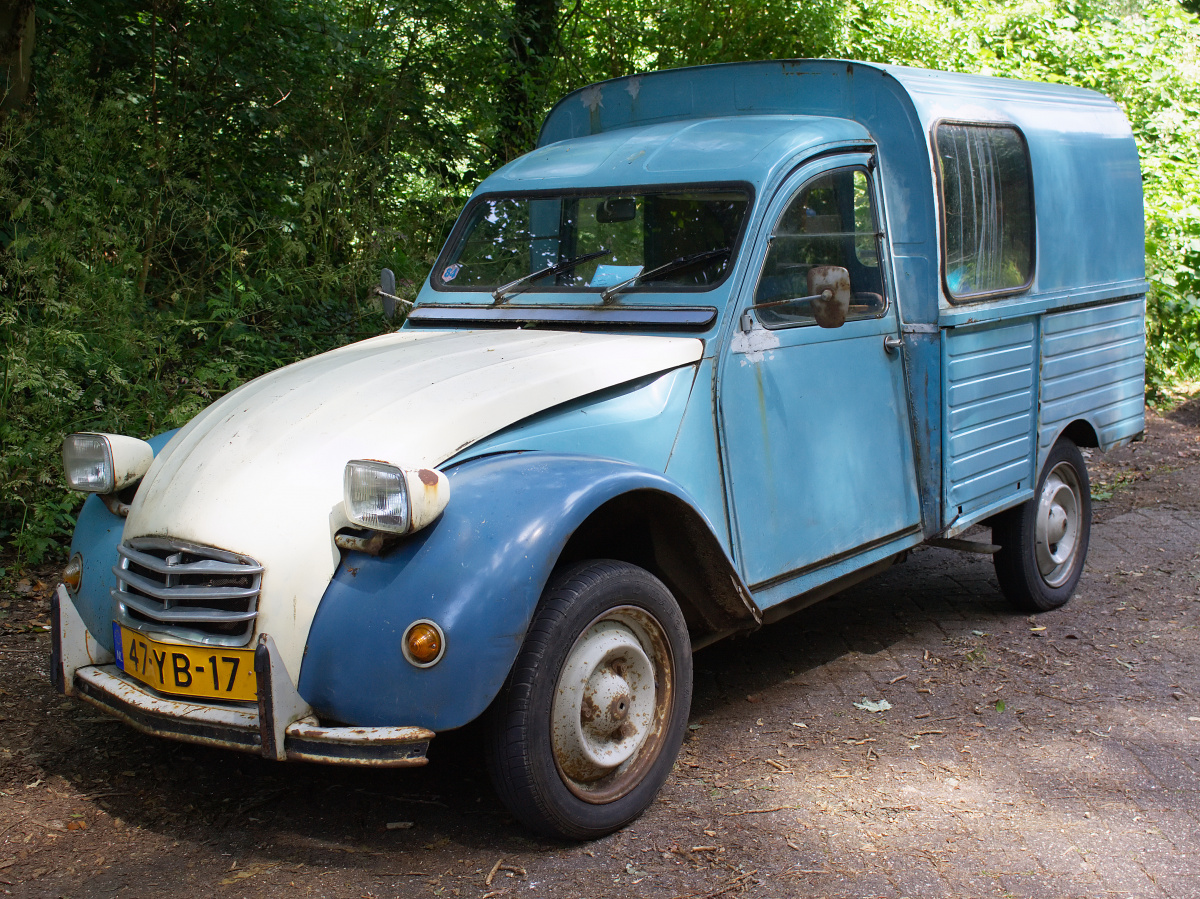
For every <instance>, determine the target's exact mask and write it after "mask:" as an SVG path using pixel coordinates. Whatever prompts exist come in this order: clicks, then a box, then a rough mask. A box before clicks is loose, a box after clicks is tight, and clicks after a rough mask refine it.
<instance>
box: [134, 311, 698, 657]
mask: <svg viewBox="0 0 1200 899" xmlns="http://www.w3.org/2000/svg"><path fill="white" fill-rule="evenodd" d="M702 353H703V343H702V341H700V340H698V339H695V338H689V337H640V336H626V335H613V334H578V333H563V332H548V331H529V330H513V331H495V330H489V331H432V332H431V331H400V332H396V333H394V334H387V335H384V336H381V337H377V338H374V339H372V340H367V341H363V342H362V343H357V344H352V345H350V346H347V347H342V348H341V349H338V350H334V351H332V352H329V353H325V354H323V355H321V356H316V357H313V358H311V359H307V360H305V361H303V362H298V363H296V364H294V365H290V366H287V367H286V368H282V369H279V370H278V371H275V372H272V373H270V374H267V375H264V376H262V377H260V378H258V379H256V380H254V381H251V382H249V383H248V384H245V385H243V386H242V387H240V388H238V389H237V390H235V391H233V392H231V393H230V394H228V395H227V396H225V397H223V398H222V399H220V400H218V401H217V402H215V403H213V404H212V405H211V406H209V407H208V408H207V409H206V410H204V411H203V412H201V413H200V414H199V415H198V416H196V418H195V419H193V420H192V421H191V423H189V424H188V425H187V426H186V427H184V428H183V429H181V430H180V431H179V433H178V434H176V435H175V437H174V438H173V439H172V440H171V441H170V443H168V444H167V446H166V447H165V448H164V449H163V450H162V452H160V453H159V454H158V456H157V457H156V458H155V460H154V464H153V465H152V466H151V468H150V470H149V472H147V474H146V477H145V479H144V480H143V482H142V484H141V486H140V487H139V489H138V492H137V496H136V498H135V499H134V501H133V503H132V507H131V509H130V513H129V518H128V520H127V522H126V525H125V532H124V539H126V540H128V539H131V538H134V537H141V536H150V535H154V536H168V537H171V538H173V539H176V540H180V541H185V542H189V543H196V544H200V545H205V546H213V547H217V548H220V549H224V550H228V551H231V552H236V553H240V554H243V555H247V556H250V557H251V558H253V559H255V560H256V561H258V562H259V563H260V564H262V565H263V567H264V569H265V570H264V573H263V579H262V597H261V599H260V605H259V610H260V611H259V617H258V627H257V631H256V633H270V634H271V636H272V637H273V638H274V639H275V641H276V643H277V644H278V646H279V649H280V652H281V654H282V655H283V657H284V661H285V663H286V664H287V665H288V670H289V671H290V673H291V675H292V677H293V678H297V677H298V676H299V673H300V660H301V658H302V655H303V650H304V643H305V639H306V637H307V634H308V628H309V625H310V624H311V622H312V617H313V615H314V614H315V613H316V609H317V605H318V603H319V602H320V599H321V596H322V594H323V593H324V591H325V587H326V585H327V584H328V582H329V579H330V577H332V575H333V573H334V570H335V569H336V567H337V564H338V561H339V553H338V550H337V549H336V547H335V546H334V543H333V536H334V534H335V533H336V531H337V530H338V529H339V528H342V527H344V526H346V524H348V522H347V520H346V518H345V514H344V512H343V509H342V476H343V472H344V469H345V465H346V462H348V461H349V460H351V459H363V458H367V459H381V460H385V461H388V462H392V463H395V464H397V465H401V466H403V467H405V468H416V467H434V466H437V465H438V464H440V463H441V462H443V461H445V460H447V459H449V458H450V457H451V456H453V455H455V454H456V453H459V452H461V451H462V450H463V449H465V448H466V447H468V446H470V445H471V444H473V443H475V442H477V441H479V440H481V439H483V438H485V437H487V436H489V435H490V434H492V433H494V432H496V431H498V430H500V429H501V428H504V427H507V426H508V425H510V424H513V423H514V422H517V421H520V420H521V419H524V418H526V417H528V416H530V415H533V414H535V413H537V412H540V411H542V410H544V409H548V408H550V407H552V406H555V405H558V404H560V403H564V402H567V401H569V400H573V399H577V398H579V397H582V396H585V395H587V394H589V393H593V392H595V391H597V390H604V389H606V388H609V387H613V386H616V385H618V384H622V383H624V382H626V381H630V380H633V379H635V378H641V377H644V376H646V375H649V374H654V373H656V372H660V371H665V370H667V369H670V368H675V367H677V366H680V365H687V364H690V363H694V362H696V361H698V360H699V359H700V357H701V355H702ZM450 502H454V498H453V495H452V496H451V498H450Z"/></svg>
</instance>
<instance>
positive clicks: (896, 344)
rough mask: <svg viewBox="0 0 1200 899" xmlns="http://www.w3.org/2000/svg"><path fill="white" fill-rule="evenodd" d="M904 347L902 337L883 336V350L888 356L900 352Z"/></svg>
mask: <svg viewBox="0 0 1200 899" xmlns="http://www.w3.org/2000/svg"><path fill="white" fill-rule="evenodd" d="M902 349H904V338H903V337H885V338H883V351H884V352H885V353H887V354H888V355H889V356H891V355H893V354H895V353H898V352H900V351H901V350H902Z"/></svg>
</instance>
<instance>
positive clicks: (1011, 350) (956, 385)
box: [942, 320, 1037, 521]
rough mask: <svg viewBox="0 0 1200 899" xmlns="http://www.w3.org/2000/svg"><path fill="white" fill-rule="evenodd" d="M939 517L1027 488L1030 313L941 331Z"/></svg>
mask: <svg viewBox="0 0 1200 899" xmlns="http://www.w3.org/2000/svg"><path fill="white" fill-rule="evenodd" d="M942 333H943V335H944V340H945V353H946V356H945V360H946V379H947V382H946V419H945V422H946V432H945V433H946V438H945V441H946V442H945V472H946V477H945V481H944V483H945V491H946V493H945V517H946V520H947V521H951V520H954V519H955V518H961V517H962V516H965V515H967V514H969V513H970V512H971V511H973V510H975V509H980V508H983V507H984V506H989V505H992V504H993V503H996V502H999V501H1001V500H1003V499H1004V498H1005V497H1006V496H1010V495H1012V494H1014V493H1016V492H1017V491H1019V490H1021V489H1023V488H1024V489H1027V488H1028V487H1029V481H1030V478H1031V476H1032V472H1033V434H1034V427H1033V414H1034V401H1033V398H1034V391H1035V389H1036V386H1035V380H1034V360H1035V354H1034V347H1035V341H1036V337H1037V329H1036V326H1035V323H1034V321H1033V320H1026V321H1023V322H1017V323H1013V324H1005V325H1003V326H999V327H992V328H969V329H968V328H950V329H947V330H944V331H943V332H942Z"/></svg>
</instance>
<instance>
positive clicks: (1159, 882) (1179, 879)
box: [1154, 875, 1200, 899]
mask: <svg viewBox="0 0 1200 899" xmlns="http://www.w3.org/2000/svg"><path fill="white" fill-rule="evenodd" d="M1154 885H1155V886H1156V887H1158V889H1159V890H1160V891H1161V892H1162V894H1163V895H1164V896H1167V897H1169V899H1200V880H1197V879H1196V878H1195V877H1188V876H1170V875H1165V876H1159V877H1155V878H1154Z"/></svg>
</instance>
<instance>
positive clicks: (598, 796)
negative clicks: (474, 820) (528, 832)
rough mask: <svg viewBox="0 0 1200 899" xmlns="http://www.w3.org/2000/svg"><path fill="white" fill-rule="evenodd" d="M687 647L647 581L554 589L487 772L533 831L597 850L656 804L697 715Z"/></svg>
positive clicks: (539, 615)
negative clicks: (595, 845) (598, 840)
mask: <svg viewBox="0 0 1200 899" xmlns="http://www.w3.org/2000/svg"><path fill="white" fill-rule="evenodd" d="M691 694H692V656H691V643H690V640H689V638H688V633H687V627H686V625H685V624H684V620H683V615H682V613H681V612H680V611H679V607H678V605H676V603H675V600H674V598H673V597H672V596H671V593H670V591H668V590H667V588H666V587H665V586H664V585H663V584H662V582H661V581H659V580H658V579H657V578H656V577H654V576H653V575H652V574H650V573H649V572H648V571H645V570H644V569H641V568H637V567H636V566H633V565H628V564H626V563H624V562H613V561H593V562H588V563H586V564H584V565H580V566H576V567H574V568H571V569H569V570H567V571H565V572H564V573H563V574H561V575H560V576H558V577H557V578H556V579H555V580H553V581H552V582H551V584H550V586H548V587H547V589H546V592H545V593H544V594H543V596H542V599H541V601H540V602H539V604H538V608H537V611H536V613H535V614H534V619H533V623H532V624H531V626H530V628H529V632H528V634H527V635H526V637H525V643H524V645H523V646H522V648H521V653H520V655H519V656H518V658H517V662H516V664H515V665H514V667H513V670H512V673H511V674H510V675H509V679H508V681H507V683H506V684H505V687H504V690H503V691H502V692H501V694H500V696H499V697H497V699H496V702H495V704H494V705H493V707H492V711H491V721H490V728H489V743H490V746H489V752H488V763H489V771H490V773H491V775H492V780H493V782H494V784H495V786H496V791H497V793H498V794H499V795H500V798H501V799H502V800H503V801H504V803H505V805H507V806H508V808H509V810H510V811H511V812H512V813H513V814H514V815H515V816H516V817H517V818H518V819H520V820H521V821H522V822H523V823H524V824H525V825H526V826H528V827H529V828H531V829H532V830H535V831H537V832H538V833H541V834H545V835H547V836H553V837H566V838H568V839H592V838H595V837H600V836H603V835H605V834H607V833H611V832H613V831H614V830H617V829H619V828H621V827H623V826H625V825H626V824H628V823H629V822H630V821H632V820H634V819H635V818H637V817H638V816H639V815H640V814H642V812H644V811H645V810H646V808H648V807H649V805H650V803H651V802H653V801H654V797H655V796H656V795H657V793H658V790H659V788H660V787H661V786H662V784H663V782H664V781H665V780H666V778H667V775H668V774H669V773H670V771H671V767H672V766H673V765H674V762H675V757H676V755H677V754H678V752H679V745H680V743H681V742H682V741H683V735H684V732H685V730H686V728H687V716H688V711H689V708H690V706H691Z"/></svg>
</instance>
